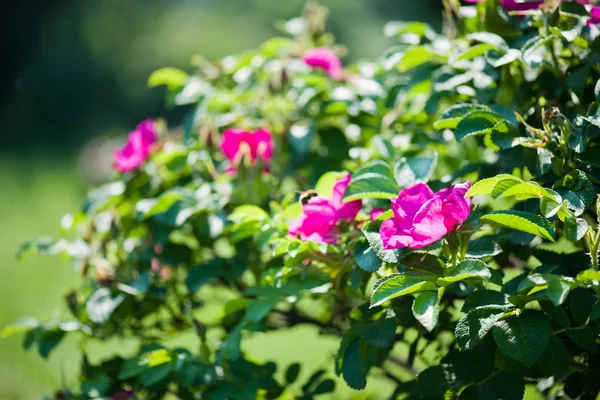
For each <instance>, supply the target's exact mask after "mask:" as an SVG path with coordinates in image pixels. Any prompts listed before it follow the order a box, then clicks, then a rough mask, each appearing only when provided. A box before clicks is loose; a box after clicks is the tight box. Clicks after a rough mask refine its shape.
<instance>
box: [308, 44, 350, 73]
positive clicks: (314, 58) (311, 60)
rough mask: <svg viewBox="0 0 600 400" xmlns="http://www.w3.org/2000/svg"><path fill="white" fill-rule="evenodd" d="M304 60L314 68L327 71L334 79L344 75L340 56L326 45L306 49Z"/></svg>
mask: <svg viewBox="0 0 600 400" xmlns="http://www.w3.org/2000/svg"><path fill="white" fill-rule="evenodd" d="M302 60H303V61H304V63H306V65H308V66H310V67H312V68H318V69H322V70H324V71H326V72H327V73H328V74H329V76H330V77H332V78H333V79H337V80H339V79H342V78H343V77H344V71H343V70H342V62H341V61H340V58H339V57H338V56H337V55H336V54H335V53H334V52H333V51H331V50H330V49H328V48H326V47H317V48H314V49H309V50H306V51H305V52H304V54H303V55H302Z"/></svg>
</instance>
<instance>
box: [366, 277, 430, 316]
mask: <svg viewBox="0 0 600 400" xmlns="http://www.w3.org/2000/svg"><path fill="white" fill-rule="evenodd" d="M428 290H437V286H436V285H435V284H434V283H433V282H430V281H424V280H423V279H420V278H415V277H412V276H407V275H405V274H402V273H400V274H394V275H390V276H386V277H384V278H382V279H380V280H379V281H377V282H376V283H375V286H374V287H373V295H372V296H371V308H373V307H377V306H379V305H381V304H383V303H385V302H386V301H388V300H391V299H394V298H396V297H400V296H405V295H407V294H411V293H416V292H423V291H428Z"/></svg>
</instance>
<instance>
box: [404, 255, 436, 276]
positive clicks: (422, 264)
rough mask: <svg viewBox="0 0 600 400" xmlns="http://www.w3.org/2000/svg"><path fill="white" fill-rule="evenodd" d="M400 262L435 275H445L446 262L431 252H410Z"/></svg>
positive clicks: (407, 266) (405, 265)
mask: <svg viewBox="0 0 600 400" xmlns="http://www.w3.org/2000/svg"><path fill="white" fill-rule="evenodd" d="M400 264H401V265H402V266H404V267H406V268H410V269H414V270H417V271H424V272H427V273H428V274H435V275H443V274H444V270H445V264H444V262H443V261H442V260H440V259H439V258H438V257H436V256H434V255H433V254H429V253H418V252H415V253H409V254H407V255H406V256H405V257H404V258H402V260H400Z"/></svg>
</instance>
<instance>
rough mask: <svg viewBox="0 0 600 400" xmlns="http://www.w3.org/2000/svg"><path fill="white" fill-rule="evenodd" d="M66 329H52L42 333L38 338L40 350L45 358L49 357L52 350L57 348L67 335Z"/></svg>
mask: <svg viewBox="0 0 600 400" xmlns="http://www.w3.org/2000/svg"><path fill="white" fill-rule="evenodd" d="M65 333H66V332H65V331H61V330H57V329H51V330H47V331H44V332H42V333H41V335H40V336H39V337H38V339H37V345H38V352H39V353H40V355H41V356H42V357H43V358H48V356H49V355H50V352H51V351H52V350H54V348H56V346H58V345H59V344H60V342H61V341H62V339H63V338H64V337H65Z"/></svg>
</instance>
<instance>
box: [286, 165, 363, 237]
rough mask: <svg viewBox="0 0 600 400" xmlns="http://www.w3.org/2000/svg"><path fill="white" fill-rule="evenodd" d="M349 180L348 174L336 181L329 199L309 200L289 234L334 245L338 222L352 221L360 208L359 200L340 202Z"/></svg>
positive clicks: (315, 198) (317, 198) (293, 223)
mask: <svg viewBox="0 0 600 400" xmlns="http://www.w3.org/2000/svg"><path fill="white" fill-rule="evenodd" d="M350 179H351V176H350V174H346V175H345V176H344V177H342V178H340V179H338V180H337V181H336V182H335V185H334V187H333V192H332V194H331V197H330V198H327V197H324V196H316V197H313V198H311V199H309V200H308V202H307V203H306V204H305V205H303V206H302V215H300V217H298V219H297V220H295V221H294V222H292V223H291V224H290V226H289V234H290V235H291V236H295V237H298V236H299V237H300V239H302V240H312V241H313V242H315V243H323V242H324V243H329V244H333V243H335V242H336V240H337V238H336V235H337V223H338V221H340V220H345V221H352V220H354V218H355V217H356V214H358V212H359V211H360V208H361V206H362V201H361V200H354V201H349V202H347V203H343V202H342V197H343V196H344V192H345V191H346V188H347V187H348V185H349V184H350Z"/></svg>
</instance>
